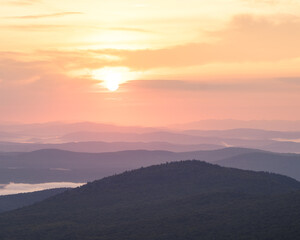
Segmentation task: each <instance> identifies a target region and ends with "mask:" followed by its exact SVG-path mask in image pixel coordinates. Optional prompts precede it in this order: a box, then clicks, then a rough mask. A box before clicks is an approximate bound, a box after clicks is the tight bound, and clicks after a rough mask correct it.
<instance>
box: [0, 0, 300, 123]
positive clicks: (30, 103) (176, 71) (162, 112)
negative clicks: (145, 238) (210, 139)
mask: <svg viewBox="0 0 300 240" xmlns="http://www.w3.org/2000/svg"><path fill="white" fill-rule="evenodd" d="M0 3H1V7H0V17H1V22H0V36H1V38H0V39H1V40H0V43H1V44H0V113H1V115H0V121H24V122H44V121H58V120H59V121H81V120H88V121H98V122H111V123H117V124H124V125H129V124H130V125H147V126H151V125H166V124H173V123H183V122H190V121H197V120H201V119H211V118H214V119H224V118H232V119H243V120H246V119H287V120H296V119H300V111H299V109H300V45H299V43H300V17H299V16H300V0H228V1H226V0H210V1H202V0H186V1H182V0H164V1H158V0H151V1H150V0H144V1H143V0H110V1H99V0H78V1H74V0H72V1H71V0H0ZM109 89H110V90H109ZM111 90H115V91H111Z"/></svg>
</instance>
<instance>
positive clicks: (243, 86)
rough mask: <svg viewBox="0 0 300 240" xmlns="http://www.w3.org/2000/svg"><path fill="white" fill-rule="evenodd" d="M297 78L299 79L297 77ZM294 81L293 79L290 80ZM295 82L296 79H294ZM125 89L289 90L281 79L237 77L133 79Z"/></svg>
mask: <svg viewBox="0 0 300 240" xmlns="http://www.w3.org/2000/svg"><path fill="white" fill-rule="evenodd" d="M297 80H299V79H297ZM292 82H294V81H292ZM295 82H296V79H295ZM123 87H124V88H125V89H130V90H138V89H155V90H162V91H191V92H195V91H221V92H228V91H235V92H241V91H246V92H249V91H256V92H258V91H259V92H261V91H263V92H268V91H283V90H289V91H290V90H291V89H290V86H287V85H286V84H285V81H282V79H250V80H249V79H248V80H245V79H239V81H226V82H218V81H208V80H202V81H184V80H133V81H129V82H127V83H125V84H123ZM294 90H295V89H294ZM296 91H297V90H296Z"/></svg>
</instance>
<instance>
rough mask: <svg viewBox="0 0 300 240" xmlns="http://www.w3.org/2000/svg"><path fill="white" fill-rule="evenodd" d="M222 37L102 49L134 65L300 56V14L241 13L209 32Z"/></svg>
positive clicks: (168, 65)
mask: <svg viewBox="0 0 300 240" xmlns="http://www.w3.org/2000/svg"><path fill="white" fill-rule="evenodd" d="M208 34H209V36H210V37H214V38H215V39H218V40H217V41H215V42H213V43H205V42H200V41H199V42H197V43H190V44H186V45H178V46H174V47H170V48H164V49H144V50H113V49H108V50H99V51H97V52H98V53H99V54H104V53H107V54H112V55H116V56H119V57H121V59H123V60H122V61H120V65H124V66H128V67H130V68H133V69H140V70H145V69H152V68H161V67H185V66H196V65H205V64H210V63H220V62H222V63H230V62H231V63H232V62H239V63H240V62H259V61H267V62H268V61H269V62H272V61H280V60H284V59H291V58H297V57H300V48H299V42H300V18H297V17H293V16H277V18H276V17H256V16H251V15H239V16H236V17H234V18H233V19H232V21H231V22H230V24H229V25H228V27H227V28H226V29H224V30H221V31H216V32H209V33H208Z"/></svg>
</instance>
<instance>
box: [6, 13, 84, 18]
mask: <svg viewBox="0 0 300 240" xmlns="http://www.w3.org/2000/svg"><path fill="white" fill-rule="evenodd" d="M78 14H83V13H82V12H58V13H50V14H39V15H26V16H12V17H2V18H5V19H39V18H52V17H63V16H68V15H78Z"/></svg>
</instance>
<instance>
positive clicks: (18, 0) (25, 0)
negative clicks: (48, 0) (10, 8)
mask: <svg viewBox="0 0 300 240" xmlns="http://www.w3.org/2000/svg"><path fill="white" fill-rule="evenodd" d="M41 2H42V0H11V1H4V3H6V4H10V5H21V6H23V5H32V4H36V3H41Z"/></svg>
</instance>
